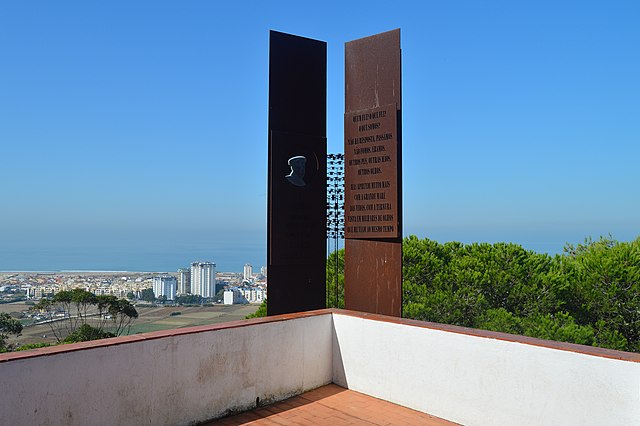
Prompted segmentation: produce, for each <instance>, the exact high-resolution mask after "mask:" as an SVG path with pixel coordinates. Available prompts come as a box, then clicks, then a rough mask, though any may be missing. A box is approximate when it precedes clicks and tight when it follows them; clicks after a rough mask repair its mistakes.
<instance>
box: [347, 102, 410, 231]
mask: <svg viewBox="0 0 640 426" xmlns="http://www.w3.org/2000/svg"><path fill="white" fill-rule="evenodd" d="M396 119H397V117H396V105H395V104H394V105H387V106H383V107H378V108H371V109H367V110H362V111H354V112H350V113H347V114H345V123H344V128H345V160H344V168H345V171H344V172H345V237H346V238H396V237H397V236H398V218H397V214H398V195H397V194H398V191H397V177H398V164H397V143H398V142H397V135H396V131H397V127H396Z"/></svg>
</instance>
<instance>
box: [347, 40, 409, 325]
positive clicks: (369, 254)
mask: <svg viewBox="0 0 640 426" xmlns="http://www.w3.org/2000/svg"><path fill="white" fill-rule="evenodd" d="M401 106H402V84H401V50H400V30H399V29H398V30H393V31H389V32H386V33H381V34H377V35H374V36H371V37H365V38H362V39H359V40H354V41H351V42H348V43H346V45H345V190H346V192H345V216H346V218H345V219H346V220H345V231H346V232H345V237H346V241H345V307H346V308H347V309H353V310H357V311H363V312H372V313H377V314H385V315H391V316H396V317H400V316H401V315H402V114H401ZM379 111H385V112H386V114H385V115H386V116H385V117H380V116H379V115H378V116H375V113H376V112H379ZM393 112H395V120H392V121H395V128H391V129H389V126H393V124H391V123H390V122H389V121H388V120H382V119H383V118H384V119H388V118H390V117H388V114H392V113H393ZM367 114H369V115H367ZM354 117H360V118H361V119H359V120H358V121H360V124H363V125H365V127H364V128H361V127H359V125H360V124H358V127H354V126H355V123H354V122H353V118H354ZM378 118H380V120H377V119H378ZM348 120H351V123H349V124H347V123H346V121H348ZM376 123H379V127H377V128H376ZM379 130H380V131H379ZM387 133H390V134H391V137H390V138H387V137H385V136H384V135H385V134H387ZM380 135H383V136H382V137H379V136H380ZM360 137H363V138H367V137H373V139H372V140H370V141H367V140H364V141H363V142H362V143H357V144H356V143H351V144H350V143H349V142H350V140H351V141H352V142H353V138H360ZM378 142H380V143H378ZM391 144H393V148H392V147H391V146H390V145H391ZM358 145H359V146H358ZM361 147H363V148H364V147H367V148H370V149H369V151H370V152H367V150H365V151H358V150H357V149H359V148H361ZM373 147H376V148H375V149H376V150H379V151H376V152H375V153H374V149H373ZM381 147H383V148H384V151H382V150H381ZM383 152H384V154H382V153H383ZM368 154H376V155H368ZM378 154H380V155H378ZM385 156H388V157H389V158H386V157H385ZM364 157H366V158H367V161H366V163H367V164H364V163H363V162H356V163H352V164H351V169H349V167H350V166H349V164H348V160H349V159H351V160H358V159H362V158H364ZM370 157H373V158H372V161H374V162H376V164H384V167H385V170H382V168H380V170H373V171H375V172H376V173H372V169H375V168H376V167H378V166H371V165H369V164H368V163H369V161H370V160H369V158H370ZM376 157H378V158H376ZM379 157H382V158H379ZM365 168H367V169H369V170H368V172H369V173H366V172H360V173H361V174H360V175H358V170H364V169H365ZM364 173H366V176H364V175H363V174H364ZM372 174H375V175H378V176H380V177H381V178H378V176H376V177H375V178H372ZM365 177H366V179H365ZM394 181H395V182H394ZM367 182H368V183H370V184H371V185H372V186H380V187H381V188H373V189H380V190H379V191H370V190H369V189H372V188H371V187H369V188H367V185H366V183H367ZM359 184H364V186H358V185H359ZM351 185H355V186H351ZM382 186H384V188H382ZM354 188H355V189H354ZM359 188H360V189H359ZM347 191H349V192H347ZM364 194H367V195H364ZM357 195H360V196H359V197H356V196H357ZM348 197H351V199H347V198H348ZM371 198H373V199H374V200H375V199H376V198H382V199H381V200H380V201H384V202H380V203H379V202H378V201H376V202H374V203H368V201H369V199H371ZM387 203H388V204H389V205H384V204H387ZM370 204H373V206H372V207H366V206H367V205H370ZM376 204H383V206H376ZM356 205H360V206H365V207H359V208H353V209H352V211H351V212H350V211H349V208H350V206H356ZM376 209H380V210H379V211H380V212H381V213H382V215H380V213H376ZM357 211H360V212H364V213H360V214H354V213H356V212H357ZM369 211H373V212H374V213H367V212H369ZM349 215H351V216H352V217H351V218H350V219H351V220H348V219H349V218H348V217H347V216H349ZM389 215H390V216H392V217H390V216H389ZM358 216H360V217H358ZM363 222H368V223H369V224H368V225H362V223H363ZM374 222H376V224H373V223H374ZM378 222H379V223H378ZM349 226H351V229H350V230H348V229H347V228H348V227H349ZM356 226H357V227H359V228H357V229H356V228H354V227H356ZM378 226H379V227H378ZM354 231H362V232H354Z"/></svg>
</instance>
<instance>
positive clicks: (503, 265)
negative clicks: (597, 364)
mask: <svg viewBox="0 0 640 426" xmlns="http://www.w3.org/2000/svg"><path fill="white" fill-rule="evenodd" d="M403 260H404V265H403V292H404V295H403V316H404V317H408V318H414V319H419V320H424V321H433V322H440V323H446V324H454V325H461V326H466V327H474V328H481V329H487V330H494V331H502V332H507V333H514V334H524V335H527V336H532V337H538V338H543V339H552V340H560V341H566V342H574V343H580V344H585V345H594V346H600V347H605V348H612V349H620V350H626V351H634V352H639V351H640V238H638V239H636V240H635V241H632V242H628V243H627V242H618V241H615V240H613V239H612V238H611V237H601V238H600V239H598V240H592V239H590V238H589V239H586V240H585V242H584V243H583V244H578V245H577V246H573V245H570V244H568V245H567V246H566V247H565V252H564V255H557V256H554V257H551V256H549V255H547V254H539V253H536V252H533V251H530V250H525V249H524V248H522V247H521V246H519V245H517V244H508V243H496V244H487V243H474V244H468V245H465V244H461V243H458V242H450V243H444V244H440V243H438V242H435V241H432V240H429V239H426V238H425V239H419V238H417V237H415V236H410V237H407V238H405V240H404V244H403Z"/></svg>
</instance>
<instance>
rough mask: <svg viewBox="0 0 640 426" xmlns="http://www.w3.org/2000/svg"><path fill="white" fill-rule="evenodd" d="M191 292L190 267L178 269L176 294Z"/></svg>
mask: <svg viewBox="0 0 640 426" xmlns="http://www.w3.org/2000/svg"><path fill="white" fill-rule="evenodd" d="M189 293H191V269H189V268H180V269H178V295H181V296H182V295H185V294H189Z"/></svg>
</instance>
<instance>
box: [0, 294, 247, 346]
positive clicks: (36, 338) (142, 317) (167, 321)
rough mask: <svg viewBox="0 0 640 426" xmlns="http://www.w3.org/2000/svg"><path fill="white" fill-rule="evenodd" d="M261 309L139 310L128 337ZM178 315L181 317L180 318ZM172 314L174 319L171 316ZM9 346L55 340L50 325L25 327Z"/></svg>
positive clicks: (5, 308) (16, 306)
mask: <svg viewBox="0 0 640 426" xmlns="http://www.w3.org/2000/svg"><path fill="white" fill-rule="evenodd" d="M28 308H29V306H28V305H25V304H24V303H11V304H2V305H0V312H7V313H11V312H20V311H22V310H26V309H28ZM257 309H258V305H231V306H225V305H215V306H189V307H187V306H169V307H144V306H136V310H137V311H138V315H139V316H138V318H137V319H136V320H135V321H134V323H133V326H132V327H131V330H130V332H129V334H139V333H148V332H150V331H158V330H170V329H176V328H184V327H192V326H197V325H206V324H216V323H221V322H227V321H236V320H240V319H244V318H245V317H246V316H247V315H249V314H252V313H254V312H255V311H256V310H257ZM178 312H179V314H178ZM172 314H173V315H172ZM8 342H9V343H10V344H15V343H20V344H27V343H40V342H47V343H52V344H53V343H55V342H56V339H55V338H54V336H53V335H52V333H51V329H50V328H49V326H48V325H46V324H45V325H36V326H30V327H25V328H24V329H23V330H22V335H21V336H20V337H18V338H15V337H11V338H10V339H9V340H8Z"/></svg>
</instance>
